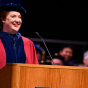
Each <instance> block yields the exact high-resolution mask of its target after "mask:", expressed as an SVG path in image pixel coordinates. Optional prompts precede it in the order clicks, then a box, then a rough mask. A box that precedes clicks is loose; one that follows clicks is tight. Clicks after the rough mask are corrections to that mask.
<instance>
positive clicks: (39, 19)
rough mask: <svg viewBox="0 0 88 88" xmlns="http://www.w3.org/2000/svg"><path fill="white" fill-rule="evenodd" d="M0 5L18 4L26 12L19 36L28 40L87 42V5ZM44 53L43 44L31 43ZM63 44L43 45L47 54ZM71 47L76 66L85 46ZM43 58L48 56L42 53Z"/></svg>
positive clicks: (29, 1) (49, 1)
mask: <svg viewBox="0 0 88 88" xmlns="http://www.w3.org/2000/svg"><path fill="white" fill-rule="evenodd" d="M0 3H1V4H2V3H17V4H21V5H22V6H23V7H24V8H25V9H26V11H27V13H26V14H25V15H24V17H23V24H22V27H21V29H20V32H21V34H22V35H23V36H25V37H28V38H39V37H38V36H37V35H36V34H35V32H36V31H37V32H39V34H40V35H41V36H42V37H43V38H44V39H57V40H63V41H64V40H68V41H77V42H78V41H81V42H86V43H87V42H88V36H87V35H88V32H87V30H88V26H87V24H88V3H87V1H77V0H71V1H70V0H57V1H55V0H13V1H12V0H1V2H0ZM33 42H34V43H38V44H40V45H41V47H43V48H44V49H45V51H46V48H45V46H44V44H43V42H37V41H36V42H35V41H33ZM63 44H65V43H49V42H46V45H47V47H48V49H49V51H50V53H51V54H52V53H55V52H58V51H59V48H60V46H61V45H63ZM71 45H73V46H74V54H73V55H74V56H73V60H74V62H75V63H76V64H78V63H82V59H83V53H84V52H85V51H86V50H87V49H88V44H71ZM46 55H48V53H47V51H46Z"/></svg>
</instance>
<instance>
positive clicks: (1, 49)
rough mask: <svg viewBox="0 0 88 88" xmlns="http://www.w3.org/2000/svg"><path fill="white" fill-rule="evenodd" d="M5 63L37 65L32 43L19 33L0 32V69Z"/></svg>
mask: <svg viewBox="0 0 88 88" xmlns="http://www.w3.org/2000/svg"><path fill="white" fill-rule="evenodd" d="M6 63H26V64H38V59H37V56H36V51H35V47H34V43H33V42H32V41H31V40H29V39H28V38H25V37H23V36H21V34H20V33H19V32H17V33H16V34H15V35H11V34H9V33H6V32H3V31H0V69H1V68H2V67H4V66H5V65H6Z"/></svg>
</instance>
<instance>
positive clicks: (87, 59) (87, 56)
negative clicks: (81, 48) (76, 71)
mask: <svg viewBox="0 0 88 88" xmlns="http://www.w3.org/2000/svg"><path fill="white" fill-rule="evenodd" d="M79 66H83V67H88V51H86V52H84V54H83V65H82V64H81V65H79Z"/></svg>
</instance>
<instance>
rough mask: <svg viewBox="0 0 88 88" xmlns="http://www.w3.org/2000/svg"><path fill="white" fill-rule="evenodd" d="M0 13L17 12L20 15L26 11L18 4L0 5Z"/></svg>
mask: <svg viewBox="0 0 88 88" xmlns="http://www.w3.org/2000/svg"><path fill="white" fill-rule="evenodd" d="M0 11H17V12H20V13H21V14H25V13H26V10H25V9H24V8H23V7H22V6H21V5H20V4H13V3H10V4H2V5H0Z"/></svg>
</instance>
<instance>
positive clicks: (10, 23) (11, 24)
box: [2, 11, 22, 34]
mask: <svg viewBox="0 0 88 88" xmlns="http://www.w3.org/2000/svg"><path fill="white" fill-rule="evenodd" d="M2 22H3V31H4V32H8V33H10V34H15V33H17V32H18V31H19V29H20V27H21V24H22V19H21V14H20V13H19V12H16V11H10V12H9V13H8V15H7V16H6V19H5V20H2Z"/></svg>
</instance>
